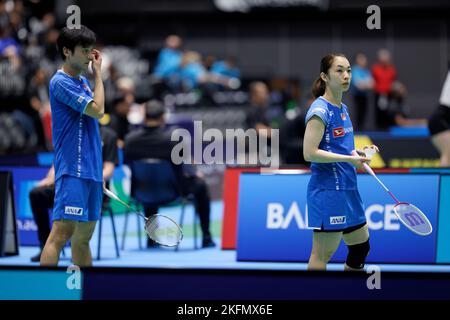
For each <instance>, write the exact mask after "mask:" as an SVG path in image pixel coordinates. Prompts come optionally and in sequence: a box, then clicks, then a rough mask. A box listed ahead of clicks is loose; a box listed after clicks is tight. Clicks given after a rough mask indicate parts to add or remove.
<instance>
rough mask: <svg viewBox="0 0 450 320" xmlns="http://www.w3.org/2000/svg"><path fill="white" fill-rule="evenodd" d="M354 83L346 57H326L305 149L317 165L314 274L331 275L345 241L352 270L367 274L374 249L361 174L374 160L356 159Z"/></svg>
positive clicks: (311, 211) (312, 213) (312, 212)
mask: <svg viewBox="0 0 450 320" xmlns="http://www.w3.org/2000/svg"><path fill="white" fill-rule="evenodd" d="M350 81H351V67H350V63H349V62H348V60H347V58H346V57H345V56H344V55H342V54H328V55H326V56H325V57H323V58H322V61H321V63H320V77H319V78H318V79H317V80H316V81H315V82H314V84H313V89H312V91H313V95H314V97H315V98H316V100H315V101H314V102H313V103H312V104H311V106H310V108H309V110H308V113H307V115H306V119H305V122H306V131H305V138H304V150H303V153H304V157H305V159H306V160H307V161H310V162H312V164H311V172H312V176H311V180H310V182H309V185H308V191H307V203H308V227H309V228H313V229H314V232H313V246H312V252H311V256H310V259H309V263H308V269H309V270H325V269H326V265H327V263H328V261H329V260H330V259H331V257H332V256H333V254H334V252H335V251H336V249H337V248H338V246H339V243H340V241H341V239H342V238H343V239H344V241H345V243H346V245H347V246H348V256H347V260H346V263H345V269H346V270H354V269H355V270H360V269H362V268H363V267H364V263H365V260H366V257H367V255H368V253H369V249H370V246H369V232H368V227H367V223H366V218H365V215H364V208H363V203H362V200H361V197H360V195H359V192H358V189H357V182H356V169H355V167H357V168H360V167H361V166H362V165H363V163H364V162H368V161H369V158H367V157H365V155H364V153H363V152H361V151H359V152H358V155H352V151H353V150H354V149H355V144H354V136H353V126H352V122H351V120H350V116H349V113H348V108H347V106H346V105H345V104H344V103H342V94H343V93H344V92H345V91H347V90H348V88H349V86H350ZM375 148H376V147H375Z"/></svg>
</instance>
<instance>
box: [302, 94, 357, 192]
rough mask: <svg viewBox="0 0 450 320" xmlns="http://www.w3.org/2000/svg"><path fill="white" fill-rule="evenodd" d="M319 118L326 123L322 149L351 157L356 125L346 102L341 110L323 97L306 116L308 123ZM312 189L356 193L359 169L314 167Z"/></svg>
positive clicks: (342, 164) (343, 165)
mask: <svg viewBox="0 0 450 320" xmlns="http://www.w3.org/2000/svg"><path fill="white" fill-rule="evenodd" d="M313 116H318V117H319V118H320V119H322V121H323V123H324V124H325V132H324V135H323V137H322V140H321V141H320V144H319V149H321V150H325V151H328V152H333V153H338V154H344V155H351V153H352V151H353V150H354V149H355V142H354V136H353V125H352V121H351V120H350V116H349V114H348V108H347V106H346V105H345V104H343V103H342V106H341V108H339V107H337V106H335V105H333V104H331V103H330V102H328V101H327V100H325V99H324V98H323V97H319V98H317V99H316V100H314V102H313V103H312V104H311V106H310V107H309V110H308V113H307V114H306V118H305V123H308V121H309V120H310V119H311V118H312V117H313ZM311 172H312V176H311V180H310V182H309V184H310V186H311V187H315V188H318V189H328V190H356V189H357V184H356V169H355V167H354V166H353V165H352V164H351V163H348V162H332V163H315V162H313V163H312V164H311Z"/></svg>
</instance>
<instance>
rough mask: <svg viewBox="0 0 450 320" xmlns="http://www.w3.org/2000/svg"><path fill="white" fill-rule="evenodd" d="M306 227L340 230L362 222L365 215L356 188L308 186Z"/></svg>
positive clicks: (364, 219) (364, 220)
mask: <svg viewBox="0 0 450 320" xmlns="http://www.w3.org/2000/svg"><path fill="white" fill-rule="evenodd" d="M307 203H308V228H313V229H321V230H333V231H342V230H344V229H346V228H350V227H354V226H357V225H361V224H364V223H365V222H366V216H365V214H364V205H363V202H362V200H361V196H360V195H359V192H358V190H339V191H337V190H327V189H318V188H315V187H312V188H310V187H309V186H308V193H307Z"/></svg>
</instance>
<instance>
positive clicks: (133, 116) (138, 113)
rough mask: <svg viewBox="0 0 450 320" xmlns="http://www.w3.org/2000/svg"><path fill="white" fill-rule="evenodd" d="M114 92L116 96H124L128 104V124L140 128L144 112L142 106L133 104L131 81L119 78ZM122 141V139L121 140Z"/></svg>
mask: <svg viewBox="0 0 450 320" xmlns="http://www.w3.org/2000/svg"><path fill="white" fill-rule="evenodd" d="M115 84H116V90H117V94H118V95H123V96H125V99H126V101H127V102H128V104H129V111H128V115H127V118H128V122H129V124H130V125H132V126H141V125H142V124H143V123H144V119H145V110H144V106H143V105H142V104H139V103H136V102H135V95H134V94H135V91H136V87H135V85H134V81H133V79H131V78H129V77H120V78H119V79H117V81H116V83H115ZM121 139H122V138H121Z"/></svg>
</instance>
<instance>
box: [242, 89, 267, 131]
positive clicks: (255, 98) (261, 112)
mask: <svg viewBox="0 0 450 320" xmlns="http://www.w3.org/2000/svg"><path fill="white" fill-rule="evenodd" d="M269 106H270V95H269V88H268V87H267V85H266V84H265V83H264V82H262V81H256V82H252V83H251V84H250V106H249V108H248V110H247V117H246V123H247V128H254V129H256V130H257V131H258V134H262V135H269V136H270V130H268V131H267V132H265V130H267V129H270V128H271V127H270V119H269V117H268V115H267V113H268V107H269ZM261 130H262V131H261Z"/></svg>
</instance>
